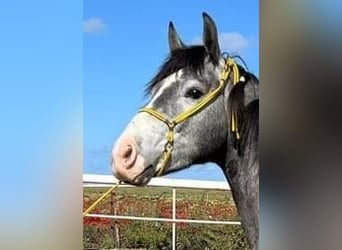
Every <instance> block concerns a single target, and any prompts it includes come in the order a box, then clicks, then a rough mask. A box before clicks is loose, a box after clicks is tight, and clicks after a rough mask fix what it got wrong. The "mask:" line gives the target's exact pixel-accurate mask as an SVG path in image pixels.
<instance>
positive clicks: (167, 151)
mask: <svg viewBox="0 0 342 250" xmlns="http://www.w3.org/2000/svg"><path fill="white" fill-rule="evenodd" d="M224 59H225V65H224V69H223V72H222V73H221V78H220V84H219V86H218V87H217V88H216V89H214V90H212V91H210V92H209V93H208V94H207V95H206V96H204V97H203V98H202V99H201V100H200V101H199V102H197V103H196V104H195V105H193V106H191V107H190V108H189V109H186V110H185V111H183V112H182V113H180V114H179V115H177V116H176V117H175V118H173V119H169V118H168V117H167V116H166V115H165V114H163V113H161V112H159V111H157V110H155V109H153V108H142V109H140V110H139V111H138V112H139V113H140V112H146V113H148V114H150V115H152V116H153V117H155V118H157V119H158V120H160V121H161V122H163V123H165V124H166V126H167V127H168V128H169V131H168V133H167V135H166V140H167V142H166V144H165V146H164V151H163V153H162V156H161V157H160V159H159V162H158V164H157V167H156V170H157V176H160V175H162V174H163V173H164V171H165V170H166V166H167V164H168V163H169V162H170V159H171V155H172V151H173V144H174V128H175V127H176V125H178V124H180V123H182V122H184V121H185V120H187V119H188V118H190V117H191V116H193V115H195V114H197V113H199V112H200V111H202V110H203V109H204V108H206V107H207V106H209V105H210V104H211V103H212V102H213V101H215V100H216V98H217V97H218V96H219V95H220V94H221V93H222V91H223V90H224V89H225V87H226V85H227V80H228V77H229V75H230V73H231V72H233V85H235V84H236V83H238V81H239V78H240V74H239V68H238V66H237V64H236V62H235V60H234V59H233V58H230V57H228V58H224ZM231 131H232V132H233V133H235V135H236V138H237V139H239V138H240V135H239V132H238V121H237V114H236V113H232V119H231Z"/></svg>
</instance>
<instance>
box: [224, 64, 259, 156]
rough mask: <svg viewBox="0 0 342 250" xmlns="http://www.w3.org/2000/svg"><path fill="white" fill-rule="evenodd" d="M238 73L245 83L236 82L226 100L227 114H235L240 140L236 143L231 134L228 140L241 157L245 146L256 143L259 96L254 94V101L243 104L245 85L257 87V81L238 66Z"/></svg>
mask: <svg viewBox="0 0 342 250" xmlns="http://www.w3.org/2000/svg"><path fill="white" fill-rule="evenodd" d="M239 71H240V75H241V76H243V77H244V78H245V81H243V82H238V83H237V84H236V85H235V86H234V87H233V88H232V90H231V92H230V94H229V98H228V108H229V114H232V113H235V114H236V115H237V120H238V130H239V133H240V137H241V139H240V141H238V140H237V138H236V136H235V135H234V134H231V135H230V138H233V145H234V148H235V149H237V150H238V154H239V155H240V156H242V154H243V152H244V147H245V145H248V144H249V143H251V142H256V141H258V130H259V128H258V127H259V96H257V94H256V93H255V99H254V100H252V101H251V102H250V103H247V104H245V92H244V90H245V86H246V84H251V85H252V86H253V87H254V86H256V85H259V80H258V78H257V77H256V76H254V75H253V74H252V73H249V72H247V71H245V70H244V69H243V68H242V67H241V66H239ZM245 105H246V106H245ZM230 119H231V118H230ZM231 133H232V132H231Z"/></svg>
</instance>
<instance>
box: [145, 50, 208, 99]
mask: <svg viewBox="0 0 342 250" xmlns="http://www.w3.org/2000/svg"><path fill="white" fill-rule="evenodd" d="M208 56H209V53H208V51H207V50H206V48H205V47H204V46H203V45H194V46H189V47H186V48H182V49H178V50H176V51H173V52H172V53H171V54H170V55H169V57H168V58H166V60H165V62H164V63H163V64H162V65H161V67H160V68H159V71H158V73H157V74H156V75H155V76H154V77H153V78H152V80H151V81H150V82H149V83H147V85H146V87H145V91H144V92H145V95H149V94H151V92H152V89H153V88H154V87H156V86H157V85H158V83H159V82H160V81H162V80H163V79H164V78H166V77H168V76H169V75H171V74H173V73H175V72H177V71H178V70H180V69H184V70H185V71H186V72H187V73H190V74H192V75H194V76H198V75H200V76H201V75H202V73H203V70H204V66H205V59H206V58H207V57H208Z"/></svg>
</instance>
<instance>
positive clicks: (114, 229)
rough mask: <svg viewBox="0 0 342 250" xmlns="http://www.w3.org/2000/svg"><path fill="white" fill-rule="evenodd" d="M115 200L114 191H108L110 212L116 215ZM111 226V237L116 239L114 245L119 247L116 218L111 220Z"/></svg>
mask: <svg viewBox="0 0 342 250" xmlns="http://www.w3.org/2000/svg"><path fill="white" fill-rule="evenodd" d="M116 203H117V200H116V196H115V192H114V191H112V192H110V204H111V209H110V212H111V214H113V215H117V205H116ZM111 228H112V237H113V238H114V239H116V246H117V247H120V232H119V230H120V229H119V222H118V220H112V223H111Z"/></svg>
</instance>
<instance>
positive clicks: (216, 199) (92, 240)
mask: <svg viewBox="0 0 342 250" xmlns="http://www.w3.org/2000/svg"><path fill="white" fill-rule="evenodd" d="M106 190H108V188H105V189H104V188H85V189H84V209H86V208H87V207H88V206H89V205H90V204H92V203H93V202H94V201H95V200H96V199H97V198H98V197H99V196H100V195H102V194H103V193H104V192H105V191H106ZM176 198H177V202H176V211H177V213H176V217H177V218H178V219H203V220H238V219H239V217H238V214H237V210H236V207H235V205H234V202H233V200H232V196H231V193H230V192H227V191H203V190H194V189H177V195H176ZM92 213H101V214H113V213H116V214H118V215H130V216H143V217H160V218H171V216H172V189H171V188H156V187H143V188H142V187H140V188H127V187H125V188H123V187H120V188H119V189H118V190H117V191H116V192H115V195H114V196H113V197H112V198H111V197H110V195H109V196H108V197H107V198H106V199H105V200H104V201H102V203H101V204H99V205H98V207H96V208H95V209H94V211H93V212H92ZM171 225H172V224H171V223H166V222H150V221H129V220H116V221H115V220H110V219H100V218H89V217H87V218H84V236H83V242H84V247H85V249H91V248H94V247H95V248H96V249H99V248H101V249H110V248H114V247H121V248H147V249H170V246H171V239H172V226H171ZM189 248H191V249H205V248H207V249H248V247H247V243H246V239H245V236H244V233H243V230H242V229H241V226H232V225H204V224H184V223H177V249H189Z"/></svg>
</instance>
